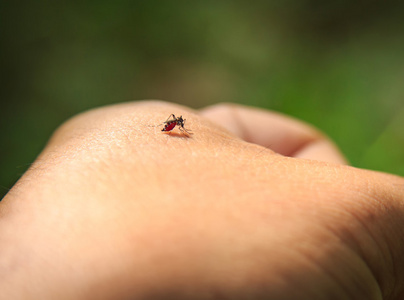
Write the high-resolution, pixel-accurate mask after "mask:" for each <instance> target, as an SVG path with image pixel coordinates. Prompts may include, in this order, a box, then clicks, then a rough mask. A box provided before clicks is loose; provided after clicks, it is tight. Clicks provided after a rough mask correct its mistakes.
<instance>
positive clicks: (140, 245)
mask: <svg viewBox="0 0 404 300" xmlns="http://www.w3.org/2000/svg"><path fill="white" fill-rule="evenodd" d="M171 113H174V114H175V115H176V116H180V115H182V116H183V118H184V119H186V122H185V128H187V129H190V130H192V132H193V135H191V136H189V137H187V136H186V135H185V134H184V133H182V132H180V131H179V130H178V129H177V128H175V129H174V130H173V131H172V132H171V133H165V132H161V129H162V128H163V126H160V127H152V126H153V125H156V124H160V123H161V122H162V121H164V120H165V119H166V118H167V117H168V116H169V115H170V114H171ZM403 195H404V179H403V178H401V177H398V176H394V175H389V174H384V173H378V172H372V171H367V170H361V169H357V168H353V167H350V166H348V165H347V163H346V161H345V159H344V158H343V156H342V155H341V154H340V152H339V150H338V149H337V148H336V146H335V145H334V144H333V143H332V142H331V141H330V140H329V139H328V138H326V137H325V136H324V135H323V134H320V133H319V132H318V131H317V130H315V129H313V128H312V127H310V126H309V125H306V124H303V123H301V122H299V121H296V120H293V119H291V118H288V117H285V116H282V115H279V114H276V113H272V112H268V111H263V110H258V109H253V108H246V107H241V106H235V105H217V106H214V107H210V108H207V109H205V110H202V111H192V110H190V109H187V108H184V107H181V106H178V105H174V104H169V103H165V102H135V103H127V104H122V105H115V106H110V107H105V108H100V109H96V110H92V111H89V112H86V113H84V114H81V115H78V116H76V117H74V118H73V119H71V120H69V121H68V122H66V123H65V124H63V125H62V126H61V127H60V128H59V129H58V130H57V131H56V133H55V134H54V135H53V137H52V138H51V140H50V142H49V143H48V145H47V146H46V147H45V149H44V150H43V152H42V153H41V154H40V155H39V157H38V158H37V160H36V161H35V162H34V163H33V165H32V167H31V168H30V170H28V171H27V172H26V174H24V175H23V177H22V178H21V179H20V180H19V182H18V183H17V184H16V185H15V186H14V187H13V188H12V190H11V191H10V192H9V193H8V194H7V195H6V197H5V198H4V199H3V201H1V202H0V245H1V247H0V291H1V293H0V298H1V299H370V300H373V299H374V300H376V299H392V300H399V299H403V298H404V292H403V291H404V289H403V288H404V259H403V257H404V255H403V254H404V242H403V241H404V196H403Z"/></svg>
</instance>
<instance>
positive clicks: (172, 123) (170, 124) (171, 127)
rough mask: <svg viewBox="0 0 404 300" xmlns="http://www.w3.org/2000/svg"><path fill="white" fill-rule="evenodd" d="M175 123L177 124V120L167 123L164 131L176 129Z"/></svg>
mask: <svg viewBox="0 0 404 300" xmlns="http://www.w3.org/2000/svg"><path fill="white" fill-rule="evenodd" d="M175 125H177V122H170V123H167V124H166V126H164V128H163V130H162V131H171V130H173V129H174V127H175Z"/></svg>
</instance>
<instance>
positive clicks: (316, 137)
mask: <svg viewBox="0 0 404 300" xmlns="http://www.w3.org/2000/svg"><path fill="white" fill-rule="evenodd" d="M201 115H203V116H204V117H206V118H209V119H210V120H211V121H213V122H215V123H218V124H220V125H221V126H223V127H224V128H226V129H227V130H229V131H230V132H232V133H233V134H235V135H237V136H239V137H240V138H242V139H244V140H245V141H247V142H250V143H255V144H258V145H261V146H264V147H267V148H270V149H272V150H273V151H275V152H277V153H279V154H282V155H285V156H291V157H298V158H307V159H315V160H321V161H328V162H336V163H341V164H346V163H347V161H346V159H345V158H344V157H343V155H342V154H341V152H340V151H339V150H338V148H337V147H336V146H335V144H334V143H333V142H332V141H331V140H330V139H328V138H327V137H326V136H325V135H323V134H322V133H320V132H319V131H318V130H316V129H314V128H313V127H311V126H310V125H308V124H306V123H304V122H301V121H298V120H296V119H293V118H291V117H287V116H284V115H282V114H280V113H275V112H271V111H266V110H262V109H256V108H250V107H245V106H241V105H235V104H218V105H214V106H210V107H207V108H205V109H203V110H202V111H201Z"/></svg>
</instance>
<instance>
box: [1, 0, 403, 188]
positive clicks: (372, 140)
mask: <svg viewBox="0 0 404 300" xmlns="http://www.w3.org/2000/svg"><path fill="white" fill-rule="evenodd" d="M403 16H404V1H401V2H400V1H391V0H387V1H375V0H368V1H347V0H346V1H344V0H339V1H320V0H285V1H275V0H273V1H179V0H171V1H151V0H150V1H129V0H115V1H105V0H98V1H63V0H62V1H27V0H21V1H4V0H1V1H0V24H1V26H0V30H1V41H2V46H1V50H0V53H1V56H0V60H1V68H0V69H1V92H0V93H1V97H0V99H1V116H0V128H1V131H2V134H3V138H2V139H1V147H0V149H1V150H0V151H1V152H0V166H1V169H0V186H1V188H0V191H1V194H0V196H2V195H4V194H5V193H6V192H7V189H8V188H10V187H11V186H12V184H13V183H14V182H15V181H16V180H17V179H18V178H19V176H21V174H22V173H23V172H24V171H25V170H26V169H27V167H28V166H29V165H30V163H31V162H32V161H33V160H34V159H35V157H36V155H37V154H38V153H39V151H40V150H41V149H42V147H43V146H44V144H45V143H46V141H47V139H48V137H49V136H50V134H51V133H52V131H53V130H54V129H55V128H56V127H57V126H58V125H59V124H61V123H62V122H63V121H64V120H66V119H67V118H69V117H70V116H72V115H74V114H76V113H78V112H81V111H83V110H86V109H89V108H92V107H96V106H101V105H106V104H112V103H118V102H123V101H130V100H135V99H164V100H168V101H173V102H177V103H181V104H185V105H189V106H191V107H194V108H200V107H203V106H205V105H209V104H213V103H217V102H221V101H230V102H236V103H243V104H247V105H253V106H259V107H264V108H268V109H273V110H277V111H280V112H283V113H286V114H289V115H292V116H295V117H297V118H300V119H303V120H305V121H307V122H309V123H312V124H314V125H315V126H317V127H319V128H320V129H321V130H323V131H324V132H325V133H327V134H328V135H329V136H331V138H333V139H334V140H335V141H336V142H337V144H338V145H339V146H340V147H341V149H342V151H343V152H344V153H345V154H346V155H347V157H348V159H349V160H350V161H351V163H352V164H353V165H354V166H357V167H363V168H369V169H376V170H381V171H387V172H392V173H395V174H400V175H404V17H403Z"/></svg>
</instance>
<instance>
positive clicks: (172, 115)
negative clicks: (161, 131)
mask: <svg viewBox="0 0 404 300" xmlns="http://www.w3.org/2000/svg"><path fill="white" fill-rule="evenodd" d="M171 117H173V119H174V120H175V119H176V118H175V115H174V114H171V115H170V116H169V117H168V118H167V120H165V122H164V123H163V124H166V123H167V122H168V120H170V119H171Z"/></svg>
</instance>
